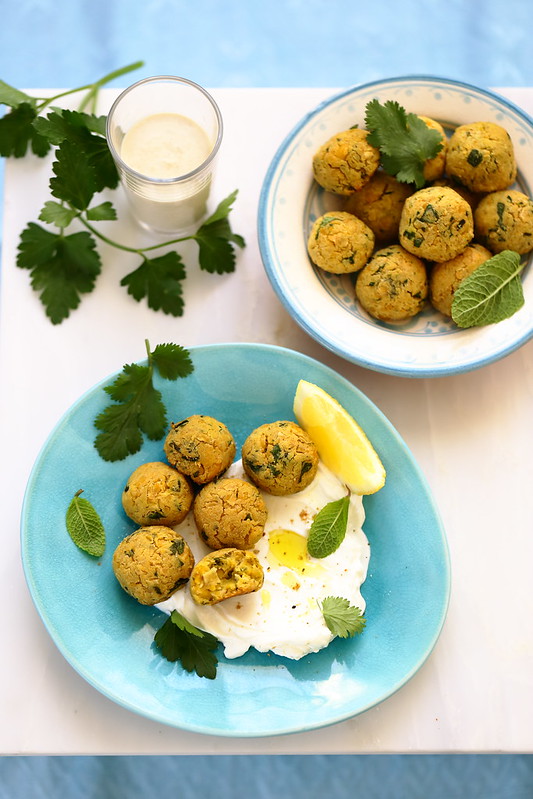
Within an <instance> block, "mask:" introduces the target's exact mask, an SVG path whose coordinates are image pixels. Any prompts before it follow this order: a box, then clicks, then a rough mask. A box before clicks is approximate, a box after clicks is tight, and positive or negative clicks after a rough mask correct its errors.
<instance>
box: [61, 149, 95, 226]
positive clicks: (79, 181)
mask: <svg viewBox="0 0 533 799" xmlns="http://www.w3.org/2000/svg"><path fill="white" fill-rule="evenodd" d="M52 171H53V173H54V175H55V176H56V177H55V178H50V190H51V192H52V194H53V195H54V197H57V198H58V199H59V200H64V201H65V202H67V203H69V205H73V206H74V208H77V209H78V210H79V211H84V210H85V209H86V208H87V206H88V205H89V203H90V202H91V200H92V198H93V195H94V193H95V191H96V176H95V171H94V169H93V168H92V167H91V166H90V165H89V162H88V161H87V158H86V156H85V153H84V152H83V150H81V149H80V147H79V146H78V145H77V144H75V143H74V142H71V141H69V140H68V139H65V141H64V142H62V143H61V144H60V145H59V147H58V148H57V150H56V160H55V161H54V163H53V164H52Z"/></svg>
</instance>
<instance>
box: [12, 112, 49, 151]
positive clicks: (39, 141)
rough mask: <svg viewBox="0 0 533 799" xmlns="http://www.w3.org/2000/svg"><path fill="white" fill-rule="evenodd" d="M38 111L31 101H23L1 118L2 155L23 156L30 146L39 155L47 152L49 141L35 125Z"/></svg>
mask: <svg viewBox="0 0 533 799" xmlns="http://www.w3.org/2000/svg"><path fill="white" fill-rule="evenodd" d="M36 116H37V111H36V110H35V108H34V107H33V105H31V104H30V103H21V104H20V105H17V106H16V107H15V108H13V109H12V110H11V111H10V112H9V113H7V114H5V115H4V116H3V117H2V118H1V119H0V156H3V157H4V158H9V157H10V156H13V157H14V158H22V157H23V156H24V155H26V151H27V149H28V146H30V145H31V149H32V152H33V153H34V154H35V155H38V156H39V157H42V156H44V155H46V154H47V152H48V151H49V149H50V144H49V142H48V141H47V140H46V139H45V138H44V137H43V136H41V135H40V134H39V133H38V132H37V131H36V130H35V128H34V127H33V121H34V119H35V117H36Z"/></svg>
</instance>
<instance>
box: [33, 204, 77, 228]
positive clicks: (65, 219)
mask: <svg viewBox="0 0 533 799" xmlns="http://www.w3.org/2000/svg"><path fill="white" fill-rule="evenodd" d="M77 213H78V212H77V211H76V209H75V208H68V207H66V206H64V205H61V203H56V202H55V200H47V201H46V202H45V204H44V206H43V208H42V210H41V213H40V214H39V219H40V220H41V222H48V223H49V224H52V225H55V226H56V227H59V228H66V227H68V226H69V225H70V223H71V222H72V220H73V219H74V217H75V216H77Z"/></svg>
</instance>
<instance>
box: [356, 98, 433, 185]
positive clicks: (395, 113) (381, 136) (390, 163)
mask: <svg viewBox="0 0 533 799" xmlns="http://www.w3.org/2000/svg"><path fill="white" fill-rule="evenodd" d="M365 125H366V128H367V129H368V130H369V131H370V133H369V135H368V142H369V144H372V145H373V146H374V147H377V148H378V149H379V151H380V153H381V165H382V166H383V169H384V170H385V172H387V173H388V174H389V175H394V176H395V177H396V179H397V180H398V181H400V182H401V183H414V184H415V185H416V187H417V188H418V189H420V188H422V187H423V186H424V184H425V182H426V181H425V178H424V163H425V162H426V161H427V160H429V159H431V158H435V156H436V155H437V153H439V152H440V150H442V141H441V135H440V133H439V131H438V130H434V129H432V128H429V127H428V126H427V125H426V123H425V122H424V120H423V119H420V117H419V116H417V115H416V114H412V113H407V112H406V110H405V108H403V107H402V106H401V105H400V104H399V103H397V102H396V101H395V100H387V101H386V102H385V103H383V105H382V104H381V103H380V102H379V100H377V99H374V100H370V102H368V103H367V105H366V109H365Z"/></svg>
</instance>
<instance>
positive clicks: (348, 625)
mask: <svg viewBox="0 0 533 799" xmlns="http://www.w3.org/2000/svg"><path fill="white" fill-rule="evenodd" d="M318 604H319V607H320V609H321V611H322V613H323V615H324V621H325V622H326V625H327V627H328V629H329V630H330V631H331V632H332V633H333V635H337V636H338V637H339V638H351V637H352V636H354V635H357V634H358V633H362V632H363V629H364V626H365V624H366V619H365V618H364V617H363V615H362V613H361V610H360V609H359V608H356V607H354V606H353V605H350V603H349V601H348V600H347V599H345V598H344V597H339V596H327V597H325V598H324V599H323V600H322V602H319V603H318Z"/></svg>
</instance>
